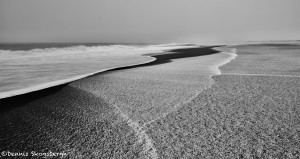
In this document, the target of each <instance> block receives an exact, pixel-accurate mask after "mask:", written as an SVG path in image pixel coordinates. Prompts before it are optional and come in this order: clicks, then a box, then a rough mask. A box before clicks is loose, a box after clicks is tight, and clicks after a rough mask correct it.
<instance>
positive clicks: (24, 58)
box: [0, 44, 191, 99]
mask: <svg viewBox="0 0 300 159" xmlns="http://www.w3.org/2000/svg"><path fill="white" fill-rule="evenodd" d="M188 47H191V46H180V45H173V44H172V45H147V46H135V45H108V46H89V47H88V46H73V47H66V48H46V49H33V50H29V51H11V50H0V70H1V71H0V85H1V87H0V99H1V98H7V97H11V96H15V95H20V94H25V93H28V92H32V91H37V90H41V89H45V88H49V87H53V86H56V85H61V84H65V83H69V82H72V81H75V80H78V79H81V78H84V77H87V76H91V75H93V74H96V73H100V72H103V71H107V70H110V69H114V68H118V67H124V66H132V65H138V64H143V63H148V62H151V61H153V60H154V58H152V57H147V56H143V54H147V53H161V52H163V51H164V50H168V49H177V48H188Z"/></svg>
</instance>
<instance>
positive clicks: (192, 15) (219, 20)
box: [0, 0, 300, 43]
mask: <svg viewBox="0 0 300 159" xmlns="http://www.w3.org/2000/svg"><path fill="white" fill-rule="evenodd" d="M299 15H300V1H299V0H0V43H10V42H12V43H30V42H37V43H44V42H55V43H59V42H102V43H173V42H186V43H209V42H231V41H256V40H258V41H261V40H297V39H300V18H299Z"/></svg>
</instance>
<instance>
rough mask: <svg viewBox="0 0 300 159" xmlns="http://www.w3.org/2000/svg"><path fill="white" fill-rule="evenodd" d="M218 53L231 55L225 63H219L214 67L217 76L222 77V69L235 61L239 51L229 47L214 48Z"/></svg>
mask: <svg viewBox="0 0 300 159" xmlns="http://www.w3.org/2000/svg"><path fill="white" fill-rule="evenodd" d="M214 49H215V50H217V51H221V53H223V54H228V55H230V56H229V57H228V58H226V59H224V60H223V61H221V62H219V63H218V64H216V65H213V66H212V67H213V69H214V70H215V74H216V75H221V74H222V73H221V70H220V67H221V66H223V65H225V64H227V63H229V62H231V61H232V60H234V59H235V58H236V57H237V56H238V55H237V53H236V51H237V49H235V48H228V47H216V48H214Z"/></svg>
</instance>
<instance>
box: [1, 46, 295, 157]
mask: <svg viewBox="0 0 300 159" xmlns="http://www.w3.org/2000/svg"><path fill="white" fill-rule="evenodd" d="M299 50H300V48H299V45H286V44H284V45H280V44H276V45H270V44H255V45H254V44H253V45H237V46H227V47H226V46H223V47H222V46H211V47H193V48H185V49H175V50H170V51H166V52H164V53H158V54H157V53H156V54H153V55H152V57H155V58H156V61H152V62H150V63H147V64H142V65H137V66H129V67H124V68H115V69H113V70H111V71H106V72H102V73H100V74H95V75H93V76H89V77H86V78H83V79H80V80H77V81H74V82H71V83H68V84H66V85H63V86H61V87H59V88H57V89H55V90H54V91H48V92H47V93H45V95H43V96H40V97H39V98H38V99H35V95H30V96H29V97H28V98H30V99H29V100H26V102H22V100H20V102H17V104H15V103H16V102H14V99H13V98H14V97H12V98H10V99H9V100H8V101H5V102H6V103H10V104H8V105H4V106H3V104H4V102H2V103H1V104H2V105H1V107H13V109H3V110H5V112H3V113H1V115H0V124H1V128H0V143H1V145H0V150H7V151H11V152H31V151H39V152H49V151H51V152H65V153H66V154H67V155H68V156H67V157H68V158H93V157H95V158H299V157H300V146H299V145H300V140H299V137H300V114H299V113H300V108H299V105H300V98H299V95H300V87H299V85H300V78H299V77H300V75H299V74H300V71H299V64H298V61H299V58H300V57H299V53H298V52H299ZM283 52H284V54H283ZM147 55H148V56H149V55H150V56H151V54H147ZM15 98H16V97H15ZM19 98H20V97H19ZM0 102H1V101H0Z"/></svg>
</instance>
